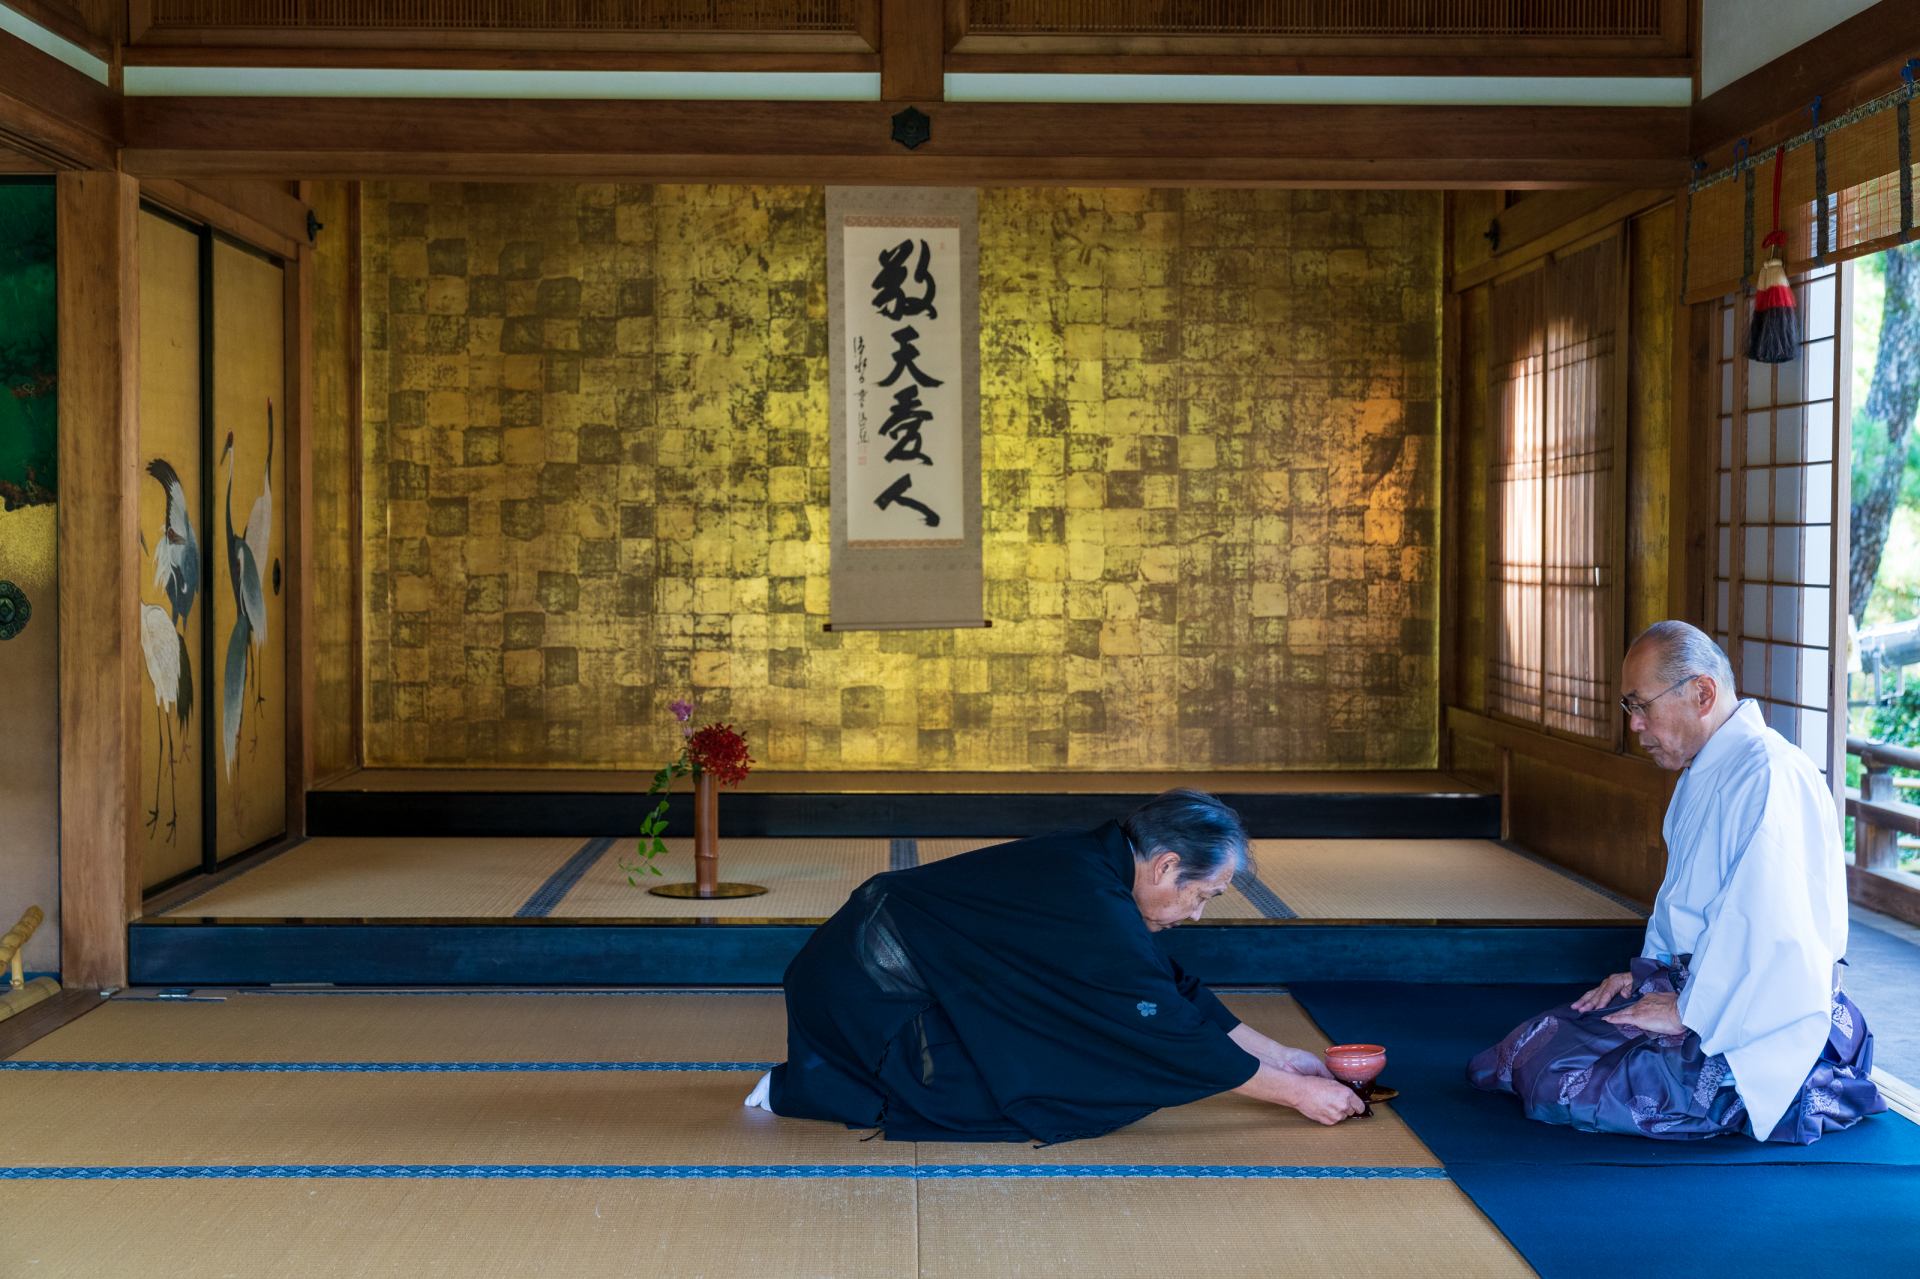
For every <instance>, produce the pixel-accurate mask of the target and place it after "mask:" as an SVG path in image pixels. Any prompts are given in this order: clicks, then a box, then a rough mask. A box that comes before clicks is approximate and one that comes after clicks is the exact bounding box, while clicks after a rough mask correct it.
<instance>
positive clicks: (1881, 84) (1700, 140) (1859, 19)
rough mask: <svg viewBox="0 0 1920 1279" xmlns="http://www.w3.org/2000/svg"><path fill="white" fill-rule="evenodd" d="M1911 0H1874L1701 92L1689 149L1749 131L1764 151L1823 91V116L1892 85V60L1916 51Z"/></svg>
mask: <svg viewBox="0 0 1920 1279" xmlns="http://www.w3.org/2000/svg"><path fill="white" fill-rule="evenodd" d="M1915 10H1916V6H1915V4H1914V2H1913V0H1880V3H1879V4H1876V5H1874V6H1873V7H1872V8H1871V9H1863V10H1861V11H1860V12H1859V13H1856V14H1854V15H1853V16H1852V17H1851V18H1848V19H1847V20H1846V21H1845V22H1842V23H1840V24H1839V25H1838V26H1835V27H1832V28H1830V29H1829V30H1827V31H1824V32H1822V33H1821V34H1819V35H1817V36H1815V37H1814V38H1813V39H1811V40H1809V41H1807V42H1806V43H1805V44H1803V45H1800V46H1799V47H1797V48H1794V49H1789V50H1788V51H1787V52H1785V53H1783V54H1781V55H1780V56H1779V57H1777V58H1775V59H1774V60H1773V61H1772V62H1769V63H1767V64H1766V65H1765V66H1763V67H1761V68H1759V69H1758V70H1755V71H1750V72H1748V73H1747V74H1746V75H1743V76H1741V77H1740V78H1739V79H1738V80H1735V81H1734V82H1733V83H1732V84H1730V85H1727V86H1726V87H1725V88H1722V89H1718V90H1716V91H1715V92H1713V93H1711V94H1708V95H1707V96H1706V97H1705V98H1702V99H1701V100H1700V101H1699V102H1696V103H1695V104H1694V107H1693V130H1692V142H1691V144H1690V149H1691V150H1692V152H1693V154H1695V155H1699V156H1704V155H1706V153H1707V152H1708V151H1710V150H1712V149H1714V148H1716V147H1722V146H1730V145H1732V143H1733V141H1734V140H1735V139H1736V138H1739V137H1741V136H1743V135H1744V136H1751V137H1752V138H1753V145H1754V148H1755V150H1756V151H1759V150H1764V149H1765V148H1767V147H1770V146H1773V145H1775V144H1776V143H1777V142H1780V141H1783V140H1785V139H1786V138H1788V137H1791V136H1793V135H1794V134H1796V133H1800V132H1802V131H1804V130H1805V129H1807V128H1808V127H1809V126H1810V125H1811V124H1812V119H1811V117H1810V116H1809V115H1808V113H1807V107H1808V104H1810V103H1811V102H1812V101H1813V100H1814V98H1816V97H1824V99H1825V101H1824V102H1822V104H1821V108H1822V116H1823V118H1825V119H1828V120H1831V119H1833V118H1834V117H1835V116H1836V115H1839V114H1840V113H1841V112H1843V111H1846V110H1849V109H1851V108H1852V107H1855V106H1857V105H1859V104H1860V103H1861V102H1863V101H1866V100H1867V99H1869V98H1873V97H1878V96H1879V95H1880V94H1883V93H1890V92H1892V91H1893V90H1894V89H1897V88H1899V87H1900V65H1901V64H1902V63H1903V62H1905V61H1906V60H1907V59H1908V58H1911V57H1914V56H1915V55H1917V54H1920V13H1916V11H1915Z"/></svg>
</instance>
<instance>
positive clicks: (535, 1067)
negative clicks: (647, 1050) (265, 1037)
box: [0, 1061, 779, 1075]
mask: <svg viewBox="0 0 1920 1279" xmlns="http://www.w3.org/2000/svg"><path fill="white" fill-rule="evenodd" d="M778 1064H779V1063H778V1062H772V1061H0V1070H37V1071H54V1072H58V1071H76V1072H85V1073H87V1074H96V1075H98V1074H116V1073H126V1074H136V1075H137V1074H167V1075H179V1074H212V1075H219V1074H251V1075H280V1074H292V1075H299V1074H316V1075H318V1074H343V1075H352V1074H365V1075H385V1074H393V1075H400V1074H417V1073H421V1072H427V1073H432V1072H435V1071H438V1072H440V1073H443V1074H460V1075H466V1074H481V1073H485V1074H514V1073H542V1072H544V1073H550V1074H552V1073H558V1074H569V1073H579V1074H591V1073H597V1072H605V1071H616V1072H617V1071H663V1070H666V1071H688V1070H697V1071H717V1072H722V1073H725V1072H731V1071H753V1070H772V1069H773V1068H774V1067H775V1066H776V1065H778Z"/></svg>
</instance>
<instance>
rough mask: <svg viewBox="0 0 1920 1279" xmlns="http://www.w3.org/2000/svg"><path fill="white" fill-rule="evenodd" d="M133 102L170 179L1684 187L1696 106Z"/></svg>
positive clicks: (138, 135)
mask: <svg viewBox="0 0 1920 1279" xmlns="http://www.w3.org/2000/svg"><path fill="white" fill-rule="evenodd" d="M894 105H895V104H889V103H869V102H856V103H808V102H801V103H713V102H577V101H515V102H498V101H474V100H460V101H447V100H435V101H424V100H414V99H344V98H305V99H301V98H130V99H128V100H127V102H126V134H125V142H126V147H127V152H128V153H127V156H126V164H127V165H128V167H129V168H130V169H132V170H134V171H136V172H140V173H146V174H155V175H161V176H174V177H183V176H252V177H269V176H273V177H287V176H294V177H305V178H320V177H336V176H338V177H397V176H406V175H423V176H424V175H432V176H449V175H452V174H456V173H457V174H462V175H467V176H474V177H511V178H549V177H551V178H562V177H564V178H582V177H590V176H603V177H621V178H626V179H629V180H643V178H644V177H648V176H651V177H657V178H658V179H660V180H685V179H690V178H697V179H700V180H706V181H717V180H721V179H722V177H723V176H724V177H725V178H726V179H727V180H746V181H753V180H760V181H793V180H801V181H814V182H818V181H835V182H839V181H869V180H870V181H875V182H888V183H891V182H901V183H909V182H928V183H942V184H958V183H980V182H988V183H1023V182H1051V181H1069V180H1076V181H1077V180H1102V181H1118V182H1127V183H1155V182H1180V181H1203V182H1204V181H1247V182H1256V183H1257V182H1270V181H1272V182H1278V181H1285V182H1311V181H1314V180H1322V181H1327V182H1341V183H1347V182H1365V183H1367V184H1368V185H1375V184H1378V185H1393V184H1394V183H1395V182H1396V181H1403V182H1410V183H1419V184H1423V185H1444V184H1446V183H1448V182H1449V181H1458V182H1459V183H1461V184H1471V185H1481V184H1487V183H1496V184H1502V185H1508V186H1540V185H1614V184H1618V185H1636V186H1644V185H1650V184H1662V183H1666V182H1672V183H1675V184H1677V183H1679V182H1680V181H1682V180H1683V179H1684V177H1685V173H1686V158H1685V143H1686V132H1687V113H1686V112H1685V111H1684V110H1682V109H1677V108H1676V109H1664V108H1610V109H1606V110H1589V109H1581V108H1567V107H1518V108H1516V107H1469V108H1429V107H1392V106H1213V105H1178V104H1159V105H1125V106H1098V107H1090V106H1061V105H1052V104H1034V105H1016V104H1001V103H946V104H943V105H938V106H936V107H934V108H933V110H932V112H931V114H932V117H933V137H932V140H931V141H930V142H928V143H926V144H925V145H923V146H922V147H920V148H919V149H918V150H917V151H914V152H912V153H909V152H907V151H905V150H903V149H902V148H901V147H900V146H899V145H898V144H896V143H894V142H893V141H892V140H891V137H890V133H891V127H890V122H889V118H890V116H891V115H892V113H893V110H894Z"/></svg>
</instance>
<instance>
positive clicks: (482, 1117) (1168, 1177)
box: [0, 992, 1526, 1279]
mask: <svg viewBox="0 0 1920 1279" xmlns="http://www.w3.org/2000/svg"><path fill="white" fill-rule="evenodd" d="M203 998H204V996H203ZM1225 998H1226V1000H1227V1002H1228V1004H1229V1006H1230V1007H1232V1008H1233V1009H1234V1010H1235V1012H1237V1013H1238V1014H1239V1015H1240V1016H1242V1017H1243V1018H1245V1019H1246V1020H1247V1022H1248V1023H1249V1024H1250V1025H1253V1026H1255V1027H1257V1028H1259V1029H1261V1030H1262V1031H1264V1032H1265V1033H1267V1034H1269V1035H1272V1036H1273V1037H1275V1038H1277V1039H1280V1040H1281V1041H1283V1042H1286V1043H1289V1044H1292V1045H1294V1046H1297V1047H1301V1048H1306V1049H1310V1050H1318V1049H1320V1048H1322V1047H1324V1045H1325V1043H1326V1040H1325V1037H1324V1036H1323V1035H1321V1034H1320V1032H1319V1030H1318V1029H1317V1028H1316V1027H1315V1026H1314V1025H1313V1023H1312V1022H1311V1021H1310V1020H1309V1019H1308V1018H1307V1017H1306V1016H1305V1014H1304V1013H1303V1012H1302V1011H1301V1010H1300V1008H1299V1007H1298V1006H1297V1005H1296V1004H1295V1003H1294V1001H1293V1000H1292V999H1291V998H1290V997H1288V996H1286V995H1284V994H1277V993H1275V994H1233V995H1228V996H1226V997H1225ZM783 1039H784V1006H783V1001H782V1000H781V998H780V997H779V996H778V995H777V994H774V993H743V994H713V993H688V994H634V993H620V992H605V993H599V994H590V993H578V994H572V993H569V994H546V993H539V994H535V993H523V994H461V993H455V992H447V993H439V994H434V993H418V994H412V993H408V994H391V995H380V994H372V993H368V994H317V993H316V994H292V993H265V992H261V993H244V992H242V993H235V994H233V995H231V996H228V997H226V998H224V999H222V1000H219V1001H218V1002H185V1001H153V1002H149V1001H142V1000H120V1001H113V1002H110V1003H109V1004H107V1005H106V1006H105V1007H103V1008H101V1009H99V1010H97V1011H95V1012H92V1013H90V1014H88V1015H87V1016H85V1017H82V1018H80V1019H79V1020H78V1021H76V1022H74V1023H71V1024H69V1025H68V1026H66V1027H64V1028H62V1029H61V1030H59V1031H56V1032H54V1034H52V1035H50V1036H48V1037H47V1038H46V1039H44V1040H42V1041H41V1042H39V1043H37V1044H35V1045H33V1047H32V1049H31V1050H30V1051H29V1052H27V1053H23V1054H21V1056H20V1058H19V1059H20V1060H38V1061H96V1062H97V1061H125V1062H195V1061H200V1062H273V1061H281V1062H300V1061H311V1062H338V1063H356V1062H358V1063H369V1062H421V1063H429V1062H432V1063H438V1062H468V1061H470V1062H516V1063H534V1062H547V1063H561V1062H618V1061H646V1060H656V1061H669V1062H671V1061H695V1060H701V1061H712V1062H725V1061H728V1060H733V1059H738V1060H775V1059H778V1058H779V1057H780V1056H783V1055H784V1051H783V1047H782V1041H783ZM1391 1074H1392V1069H1391V1066H1389V1070H1388V1077H1389V1080H1390V1079H1391ZM753 1079H754V1075H753V1074H752V1073H751V1072H750V1071H744V1070H743V1071H725V1070H719V1071H713V1070H707V1071H656V1072H647V1071H634V1072H626V1071H617V1072H616V1071H595V1070H583V1071H556V1070H496V1071H485V1072H469V1071H450V1070H438V1069H428V1070H403V1071H377V1072H374V1071H368V1072H360V1071H323V1072H303V1073H287V1072H254V1071H193V1070H187V1071H154V1072H147V1071H139V1072H136V1071H127V1072H119V1071H97V1070H72V1071H67V1070H53V1071H36V1070H26V1071H8V1072H4V1073H0V1080H4V1091H5V1095H6V1098H7V1102H8V1106H7V1110H8V1113H9V1128H8V1141H7V1159H6V1163H7V1166H9V1167H11V1168H16V1169H21V1168H24V1169H63V1168H64V1169H94V1170H98V1169H112V1170H120V1169H124V1170H126V1174H125V1175H121V1174H116V1175H110V1176H100V1175H98V1174H89V1179H88V1180H86V1181H83V1182H68V1181H54V1180H25V1181H12V1182H10V1184H8V1185H7V1187H6V1190H5V1192H4V1193H3V1194H0V1259H3V1260H0V1273H12V1272H13V1271H12V1270H9V1269H8V1268H7V1267H8V1266H12V1267H14V1268H15V1269H17V1270H19V1271H20V1272H22V1273H33V1274H47V1275H89V1276H90V1275H98V1274H120V1273H136V1272H137V1273H140V1274H143V1275H152V1276H166V1275H187V1274H192V1275H200V1274H275V1275H306V1274H315V1275H318V1274H326V1275H329V1276H332V1275H408V1276H411V1275H442V1274H444V1275H454V1274H458V1275H462V1276H467V1275H496V1274H497V1275H508V1274H524V1273H535V1272H540V1273H563V1274H568V1275H585V1276H598V1275H602V1274H605V1275H615V1274H619V1275H625V1274H635V1273H647V1274H675V1275H681V1274H685V1275H714V1276H720V1275H735V1274H752V1275H756V1276H758V1275H771V1276H786V1275H836V1276H839V1275H854V1276H859V1275H869V1274H871V1275H915V1274H924V1275H943V1276H944V1275H968V1276H971V1275H983V1274H994V1275H1000V1274H1006V1275H1026V1274H1034V1275H1053V1274H1061V1275H1080V1274H1101V1275H1118V1276H1128V1275H1148V1274H1152V1275H1156V1276H1158V1275H1163V1274H1168V1273H1207V1274H1217V1275H1223V1276H1224V1275H1242V1274H1245V1275H1254V1274H1269V1273H1276V1272H1286V1273H1315V1274H1317V1273H1339V1274H1349V1273H1350V1274H1368V1275H1374V1274H1409V1275H1412V1274H1416V1273H1417V1274H1419V1275H1421V1276H1423V1277H1427V1279H1431V1277H1433V1276H1451V1275H1501V1274H1510V1273H1511V1274H1524V1273H1526V1270H1525V1267H1524V1266H1523V1265H1521V1264H1520V1262H1519V1260H1518V1258H1517V1257H1516V1256H1515V1255H1514V1254H1513V1252H1512V1250H1511V1249H1510V1248H1509V1247H1508V1246H1507V1245H1506V1244H1505V1242H1504V1240H1502V1238H1501V1237H1500V1235H1499V1234H1498V1232H1496V1231H1495V1230H1494V1229H1493V1228H1492V1227H1491V1226H1490V1225H1489V1224H1488V1223H1487V1222H1486V1220H1485V1219H1484V1218H1483V1217H1482V1216H1481V1215H1480V1214H1479V1213H1478V1212H1477V1210H1475V1209H1474V1208H1473V1207H1472V1205H1471V1203H1469V1201H1467V1199H1466V1198H1465V1197H1464V1196H1463V1195H1462V1194H1460V1192H1459V1191H1458V1190H1457V1188H1455V1187H1454V1186H1453V1185H1452V1184H1451V1183H1450V1182H1449V1181H1447V1180H1446V1179H1445V1175H1444V1173H1442V1172H1441V1170H1440V1169H1439V1168H1438V1167H1437V1165H1436V1163H1435V1161H1434V1159H1433V1157H1432V1156H1431V1155H1430V1154H1429V1153H1428V1152H1427V1151H1426V1149H1425V1148H1424V1147H1423V1146H1422V1145H1421V1144H1420V1143H1419V1142H1418V1140H1417V1139H1415V1138H1414V1137H1413V1135H1412V1133H1411V1132H1410V1131H1409V1130H1408V1129H1407V1128H1406V1126H1405V1125H1404V1124H1402V1123H1401V1122H1400V1120H1399V1119H1398V1118H1397V1117H1396V1116H1395V1115H1394V1114H1393V1113H1392V1108H1391V1107H1390V1106H1383V1107H1377V1108H1376V1114H1375V1116H1374V1117H1373V1118H1370V1119H1359V1120H1352V1121H1349V1122H1347V1123H1344V1124H1341V1125H1338V1126H1336V1127H1333V1128H1323V1127H1321V1126H1320V1125H1317V1124H1312V1123H1309V1122H1308V1121H1306V1120H1304V1119H1302V1118H1301V1117H1299V1116H1298V1115H1296V1114H1294V1113H1293V1112H1291V1111H1289V1110H1286V1109H1285V1108H1281V1107H1274V1106H1267V1105H1262V1104H1260V1103H1257V1102H1251V1101H1247V1100H1245V1099H1243V1098H1239V1097H1234V1096H1223V1097H1217V1098H1210V1099H1208V1100H1205V1101H1202V1102H1199V1103H1196V1104H1194V1105H1191V1106H1183V1107H1177V1108H1173V1109H1169V1110H1165V1111H1161V1112H1159V1113H1157V1114H1155V1115H1152V1116H1150V1117H1148V1118H1147V1119H1146V1120H1143V1121H1142V1122H1140V1123H1138V1124H1135V1125H1132V1126H1130V1127H1128V1128H1126V1129H1123V1130H1121V1131H1120V1132H1118V1133H1113V1134H1109V1135H1108V1136H1106V1137H1103V1138H1098V1139H1094V1140H1090V1141H1078V1142H1069V1143H1064V1144H1062V1145H1059V1146H1053V1147H1046V1148H1042V1149H1034V1148H1032V1147H1031V1146H1030V1145H1029V1144H1027V1143H1019V1142H1008V1143H998V1142H996V1143H977V1144H949V1143H922V1144H919V1145H915V1144H912V1143H906V1142H885V1141H863V1140H862V1137H864V1136H865V1135H866V1134H864V1133H861V1132H858V1131H854V1130H849V1129H847V1128H844V1127H842V1126H841V1125H838V1124H829V1123H820V1122H809V1121H804V1120H790V1119H780V1118H776V1117H774V1116H771V1115H767V1114H765V1113H764V1112H760V1111H754V1110H748V1109H746V1108H745V1107H744V1106H743V1105H742V1104H741V1102H742V1099H743V1096H744V1094H745V1092H746V1091H747V1089H748V1088H750V1087H751V1086H752V1082H753ZM195 1169H205V1170H218V1169H235V1170H237V1171H235V1172H234V1173H231V1174H229V1173H219V1174H218V1179H215V1180H205V1179H201V1178H191V1179H181V1176H180V1173H181V1172H183V1171H184V1172H188V1173H190V1172H191V1171H192V1170H195ZM320 1169H327V1170H331V1171H330V1172H329V1173H328V1175H315V1171H316V1170H320ZM594 1170H598V1171H600V1172H603V1173H605V1174H607V1175H605V1176H594V1175H589V1173H590V1172H591V1171H594ZM734 1170H737V1172H736V1171H734ZM841 1170H845V1171H844V1173H843V1172H842V1171H841ZM1002 1170H1004V1171H1002ZM1232 1170H1243V1171H1232ZM1093 1171H1098V1172H1100V1173H1102V1175H1099V1176H1097V1177H1096V1176H1089V1175H1088V1173H1089V1172H1093ZM1156 1173H1157V1175H1156ZM956 1174H957V1176H956ZM268 1221H271V1222H272V1223H274V1225H273V1228H272V1229H271V1230H263V1229H261V1223H262V1222H268Z"/></svg>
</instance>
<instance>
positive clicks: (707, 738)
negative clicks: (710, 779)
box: [687, 724, 753, 786]
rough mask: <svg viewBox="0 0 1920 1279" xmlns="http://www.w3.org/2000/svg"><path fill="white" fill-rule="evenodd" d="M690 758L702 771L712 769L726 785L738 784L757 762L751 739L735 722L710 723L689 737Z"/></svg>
mask: <svg viewBox="0 0 1920 1279" xmlns="http://www.w3.org/2000/svg"><path fill="white" fill-rule="evenodd" d="M687 758H688V759H689V760H691V761H692V762H693V766H694V768H695V769H697V770H698V771H700V772H703V773H712V774H713V775H714V778H715V779H716V780H717V781H718V782H719V783H720V784H721V785H722V786H738V785H739V784H740V783H741V782H742V781H743V780H744V779H745V778H746V775H747V771H748V769H750V768H751V767H752V766H753V757H752V756H750V755H748V754H747V739H746V738H744V737H742V736H740V734H739V733H737V732H735V731H734V728H733V725H731V724H709V725H707V726H706V727H705V728H703V729H701V730H699V731H698V732H696V733H695V734H694V735H693V736H692V737H691V738H689V739H688V741H687Z"/></svg>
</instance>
